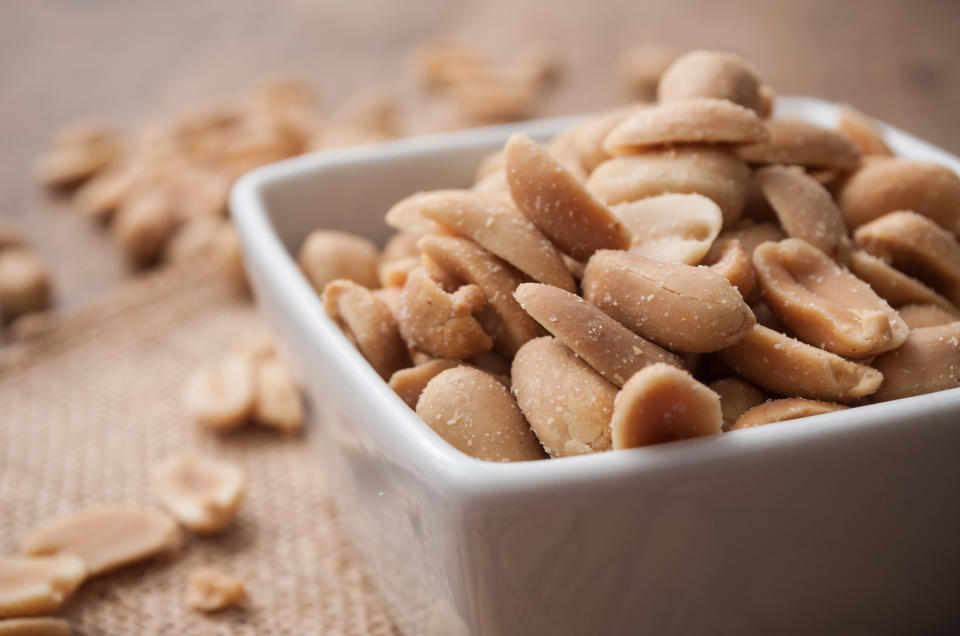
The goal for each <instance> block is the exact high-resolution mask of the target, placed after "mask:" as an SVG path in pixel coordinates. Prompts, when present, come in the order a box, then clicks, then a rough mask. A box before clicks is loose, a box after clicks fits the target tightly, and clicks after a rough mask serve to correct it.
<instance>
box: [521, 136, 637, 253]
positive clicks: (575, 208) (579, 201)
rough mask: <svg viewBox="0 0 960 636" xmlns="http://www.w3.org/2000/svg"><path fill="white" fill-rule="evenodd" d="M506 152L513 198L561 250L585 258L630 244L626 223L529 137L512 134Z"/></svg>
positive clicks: (623, 247)
mask: <svg viewBox="0 0 960 636" xmlns="http://www.w3.org/2000/svg"><path fill="white" fill-rule="evenodd" d="M504 156H505V158H506V167H507V181H508V183H509V184H510V193H511V195H512V196H513V200H514V202H515V203H516V205H517V207H518V208H519V209H520V211H521V212H523V213H524V214H525V215H526V216H527V218H528V219H530V220H531V221H532V222H533V224H534V225H535V226H537V228H538V229H539V230H540V231H541V232H543V233H544V234H545V235H546V236H547V237H548V238H549V239H550V240H552V241H553V242H554V243H555V244H556V245H557V247H559V248H560V250H561V251H563V252H564V253H566V254H569V255H570V256H572V257H573V258H575V259H578V260H586V259H588V258H590V255H591V254H593V253H594V252H595V251H597V250H599V249H605V248H610V249H626V248H627V247H629V246H630V232H629V230H627V228H626V226H624V225H623V223H621V222H620V220H619V219H617V217H616V216H615V215H614V214H613V213H612V212H611V211H610V210H609V209H608V208H607V206H605V205H604V204H603V203H602V202H600V201H599V200H597V198H596V197H594V196H593V195H592V194H590V192H588V191H587V190H586V189H585V188H584V187H583V185H581V184H580V182H579V181H577V179H576V178H575V177H574V176H573V175H572V174H570V172H569V171H568V170H567V169H566V168H564V167H563V166H562V165H561V164H560V163H559V162H558V161H557V160H556V159H554V158H553V157H551V156H550V155H549V154H548V153H547V152H546V151H545V150H544V149H543V148H541V147H540V146H538V145H537V144H536V143H534V142H533V141H532V140H531V139H530V138H529V137H527V136H526V135H522V134H516V135H513V136H512V137H510V139H509V140H508V141H507V145H506V148H505V150H504Z"/></svg>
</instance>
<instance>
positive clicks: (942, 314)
mask: <svg viewBox="0 0 960 636" xmlns="http://www.w3.org/2000/svg"><path fill="white" fill-rule="evenodd" d="M897 311H898V312H899V314H900V318H902V319H903V322H905V323H907V326H908V327H910V328H911V329H920V328H921V327H937V326H939V325H946V324H949V323H951V322H955V321H957V320H960V316H957V315H956V314H955V313H950V312H948V311H944V310H943V309H941V308H940V307H937V306H936V305H904V306H903V307H901V308H900V309H898V310H897Z"/></svg>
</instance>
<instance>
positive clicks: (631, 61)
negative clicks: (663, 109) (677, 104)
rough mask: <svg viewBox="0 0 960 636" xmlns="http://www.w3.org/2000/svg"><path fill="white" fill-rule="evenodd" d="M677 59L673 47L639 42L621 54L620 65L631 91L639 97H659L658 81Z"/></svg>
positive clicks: (651, 98) (650, 98) (648, 98)
mask: <svg viewBox="0 0 960 636" xmlns="http://www.w3.org/2000/svg"><path fill="white" fill-rule="evenodd" d="M675 59H677V52H676V50H674V49H673V47H669V46H665V45H663V44H660V43H656V42H639V43H637V44H634V45H631V46H630V47H629V48H627V49H626V50H624V51H623V52H622V53H621V55H620V61H619V65H620V67H621V69H622V71H623V75H624V76H625V78H626V82H627V87H628V88H629V90H630V92H631V93H633V94H634V95H636V96H637V97H639V98H642V99H647V100H653V99H656V98H657V83H658V82H659V81H660V76H661V75H663V72H664V71H665V70H667V68H668V67H669V66H670V64H671V63H672V62H673V61H674V60H675Z"/></svg>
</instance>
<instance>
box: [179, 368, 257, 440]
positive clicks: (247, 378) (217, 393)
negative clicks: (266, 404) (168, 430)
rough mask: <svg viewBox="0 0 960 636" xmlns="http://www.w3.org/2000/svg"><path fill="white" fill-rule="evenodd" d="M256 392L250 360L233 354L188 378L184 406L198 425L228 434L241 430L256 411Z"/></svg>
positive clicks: (196, 371) (184, 393)
mask: <svg viewBox="0 0 960 636" xmlns="http://www.w3.org/2000/svg"><path fill="white" fill-rule="evenodd" d="M255 398H256V390H255V387H254V365H253V360H252V359H251V358H250V357H249V356H245V355H239V354H235V353H230V354H227V355H226V356H224V357H223V358H222V359H221V360H218V361H217V362H213V363H208V364H205V365H203V366H201V367H199V368H198V369H196V370H195V371H194V372H193V373H191V374H190V375H189V376H187V380H186V383H185V384H184V387H183V404H184V407H185V409H186V411H187V413H189V414H190V417H191V418H193V420H194V421H196V422H197V423H198V424H200V425H201V426H203V427H206V428H209V429H212V430H215V431H226V430H231V429H234V428H237V427H239V426H241V425H242V424H243V423H244V422H245V421H246V419H247V417H248V416H249V415H250V413H251V412H252V410H253V405H254V400H255Z"/></svg>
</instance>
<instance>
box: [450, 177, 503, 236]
mask: <svg viewBox="0 0 960 636" xmlns="http://www.w3.org/2000/svg"><path fill="white" fill-rule="evenodd" d="M470 189H471V190H473V191H474V192H483V193H484V194H489V195H492V196H494V197H496V198H497V200H498V201H500V203H502V204H503V205H508V206H511V207H516V206H515V205H514V203H513V196H512V195H511V194H510V184H509V183H508V182H507V171H506V169H505V168H504V167H502V166H501V167H500V168H498V169H496V170H494V171H493V172H491V173H490V174H488V175H487V176H485V177H483V178H482V179H480V180H479V181H477V182H476V183H475V184H473V187H471V188H470ZM436 233H437V232H434V234H436Z"/></svg>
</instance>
